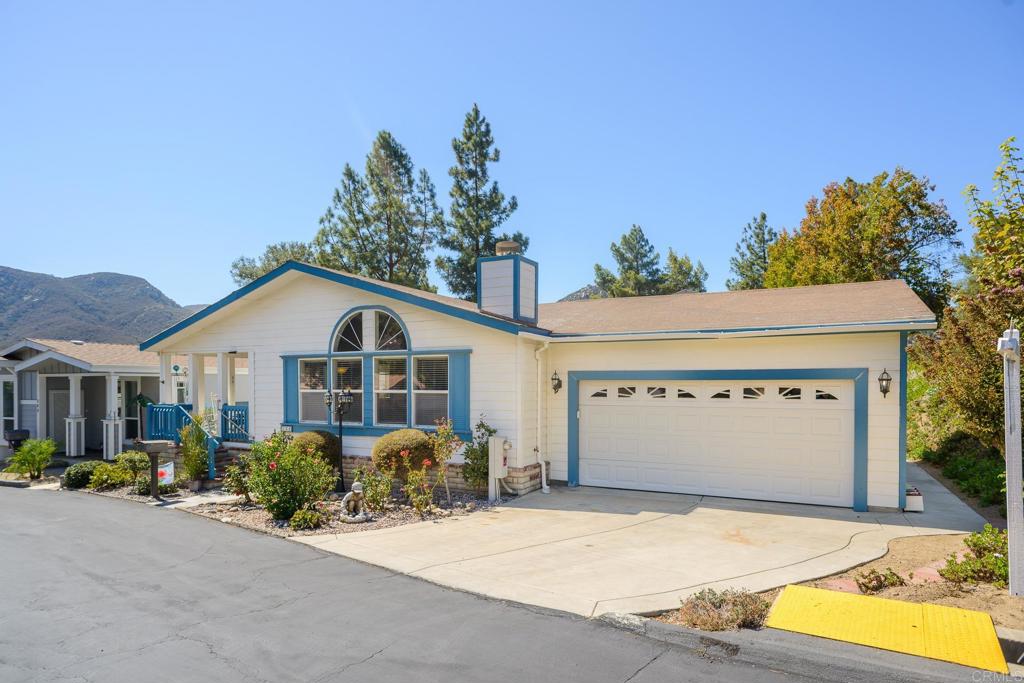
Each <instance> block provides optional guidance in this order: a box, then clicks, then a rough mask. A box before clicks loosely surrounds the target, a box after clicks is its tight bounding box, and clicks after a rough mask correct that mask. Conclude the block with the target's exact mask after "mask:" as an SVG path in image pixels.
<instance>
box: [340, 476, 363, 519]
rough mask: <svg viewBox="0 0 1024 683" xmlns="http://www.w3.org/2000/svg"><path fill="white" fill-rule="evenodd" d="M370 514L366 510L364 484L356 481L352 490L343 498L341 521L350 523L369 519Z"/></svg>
mask: <svg viewBox="0 0 1024 683" xmlns="http://www.w3.org/2000/svg"><path fill="white" fill-rule="evenodd" d="M369 519H370V515H369V513H368V512H367V511H366V503H365V501H364V500H363V484H362V482H359V481H357V482H355V483H353V484H352V490H351V491H349V492H348V493H346V494H345V497H344V498H342V499H341V521H343V522H348V523H349V524H358V523H359V522H366V521H369Z"/></svg>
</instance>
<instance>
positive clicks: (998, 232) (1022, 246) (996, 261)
mask: <svg viewBox="0 0 1024 683" xmlns="http://www.w3.org/2000/svg"><path fill="white" fill-rule="evenodd" d="M1015 140H1016V138H1012V137H1011V138H1009V139H1007V140H1006V142H1004V143H1003V144H1001V145H1000V146H999V150H1000V152H1001V153H1002V162H1001V163H1000V164H999V166H998V167H997V168H996V171H995V173H994V174H993V175H992V179H993V180H994V181H995V186H994V188H993V191H994V192H995V199H987V200H982V199H981V198H980V196H979V193H978V188H977V187H976V186H975V185H968V186H967V189H966V190H965V191H964V194H966V195H967V199H968V201H969V202H970V205H971V207H970V209H971V224H972V225H973V226H974V227H975V228H976V230H977V232H976V233H975V234H974V250H973V252H972V253H971V254H970V255H969V256H968V257H967V258H965V259H964V261H965V265H966V266H967V269H968V272H969V274H970V276H971V277H972V278H988V279H989V280H991V281H994V282H1006V281H1008V280H1009V274H1010V272H1012V271H1013V270H1015V269H1017V268H1024V180H1021V176H1022V175H1024V158H1022V157H1021V153H1020V148H1019V147H1017V146H1015V145H1014V142H1015Z"/></svg>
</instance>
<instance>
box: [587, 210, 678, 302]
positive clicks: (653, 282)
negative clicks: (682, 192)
mask: <svg viewBox="0 0 1024 683" xmlns="http://www.w3.org/2000/svg"><path fill="white" fill-rule="evenodd" d="M611 251H612V258H614V259H615V263H616V265H617V267H618V274H617V275H615V274H613V273H612V272H611V271H610V270H608V269H607V268H605V267H604V266H602V265H601V264H600V263H597V264H594V284H596V285H597V286H598V287H599V288H601V289H602V290H604V291H605V292H607V293H608V296H646V295H650V294H658V293H660V291H661V285H662V275H661V268H660V267H659V263H660V261H661V255H660V254H659V253H658V252H657V251H655V249H654V245H653V244H651V242H650V240H648V239H647V235H645V234H644V230H643V228H641V227H640V226H639V225H636V224H635V223H634V224H633V226H632V227H631V228H630V229H629V232H627V233H626V234H624V235H623V236H622V239H620V240H619V242H618V244H616V243H614V242H613V243H612V245H611Z"/></svg>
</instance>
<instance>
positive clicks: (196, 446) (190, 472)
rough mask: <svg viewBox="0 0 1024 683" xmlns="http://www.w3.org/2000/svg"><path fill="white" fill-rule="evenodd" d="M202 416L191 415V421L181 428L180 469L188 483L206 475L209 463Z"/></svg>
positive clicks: (179, 436)
mask: <svg viewBox="0 0 1024 683" xmlns="http://www.w3.org/2000/svg"><path fill="white" fill-rule="evenodd" d="M202 422H203V416H202V415H193V416H192V420H191V421H190V422H189V423H188V424H187V425H185V426H184V427H182V428H181V430H180V431H179V432H178V438H179V439H180V440H181V459H182V463H181V464H182V468H183V469H184V470H185V476H186V477H188V478H189V480H190V481H199V480H200V479H203V478H204V477H206V475H207V471H208V468H209V463H208V462H207V459H208V456H207V453H206V432H204V431H203V429H202Z"/></svg>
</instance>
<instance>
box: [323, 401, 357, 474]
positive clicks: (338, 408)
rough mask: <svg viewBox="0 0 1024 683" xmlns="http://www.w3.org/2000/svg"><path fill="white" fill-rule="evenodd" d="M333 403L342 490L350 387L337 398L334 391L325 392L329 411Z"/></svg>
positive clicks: (350, 403) (325, 402) (325, 403)
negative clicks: (344, 430)
mask: <svg viewBox="0 0 1024 683" xmlns="http://www.w3.org/2000/svg"><path fill="white" fill-rule="evenodd" d="M332 404H333V406H334V420H335V422H337V423H338V479H339V481H340V482H341V490H342V491H344V490H345V461H344V459H343V458H344V453H345V451H344V450H343V449H342V443H343V442H342V430H343V428H344V424H343V423H344V420H345V413H347V412H348V409H349V408H351V407H352V392H351V391H349V389H348V387H345V389H344V390H343V391H339V392H338V396H337V399H336V400H335V398H334V395H333V392H330V391H325V392H324V405H325V406H327V412H328V413H330V411H331V406H332Z"/></svg>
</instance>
